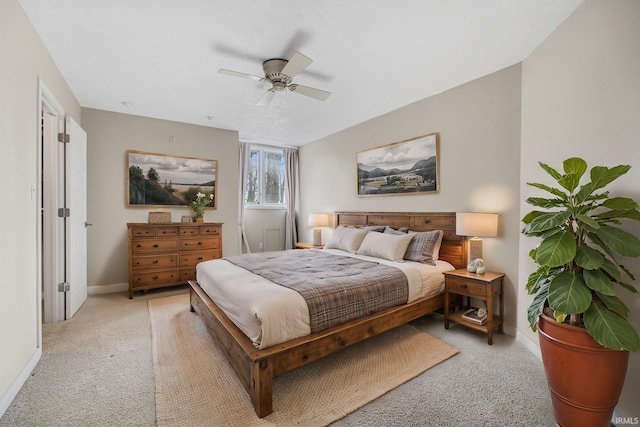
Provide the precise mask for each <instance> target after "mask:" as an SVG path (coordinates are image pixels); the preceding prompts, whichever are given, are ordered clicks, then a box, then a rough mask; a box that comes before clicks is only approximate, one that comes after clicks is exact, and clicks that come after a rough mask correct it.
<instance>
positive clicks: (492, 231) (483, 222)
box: [456, 212, 498, 260]
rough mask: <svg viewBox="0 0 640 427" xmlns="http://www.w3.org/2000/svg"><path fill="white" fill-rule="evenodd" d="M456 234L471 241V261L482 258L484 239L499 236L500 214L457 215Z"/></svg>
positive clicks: (460, 213) (475, 213)
mask: <svg viewBox="0 0 640 427" xmlns="http://www.w3.org/2000/svg"><path fill="white" fill-rule="evenodd" d="M456 234H457V235H458V236H472V238H471V239H469V259H471V260H474V259H478V258H482V239H479V237H496V236H497V235H498V214H495V213H480V212H468V213H467V212H458V213H456Z"/></svg>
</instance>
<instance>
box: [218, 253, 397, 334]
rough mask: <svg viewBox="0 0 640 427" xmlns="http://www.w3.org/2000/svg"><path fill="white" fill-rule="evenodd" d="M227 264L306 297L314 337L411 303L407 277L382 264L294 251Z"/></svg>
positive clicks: (238, 258)
mask: <svg viewBox="0 0 640 427" xmlns="http://www.w3.org/2000/svg"><path fill="white" fill-rule="evenodd" d="M224 259H226V260H227V261H229V262H231V263H233V264H235V265H237V266H239V267H242V268H244V269H246V270H248V271H250V272H252V273H254V274H257V275H260V276H262V277H264V278H266V279H268V280H270V281H272V282H274V283H277V284H278V285H281V286H286V287H287V288H290V289H293V290H295V291H297V292H298V293H299V294H300V295H302V297H303V298H304V299H305V301H306V302H307V306H308V307H309V317H310V321H311V332H312V333H314V332H317V331H321V330H323V329H327V328H330V327H332V326H335V325H339V324H341V323H345V322H348V321H349V320H353V319H357V318H359V317H364V316H367V315H369V314H372V313H375V312H377V311H380V310H384V309H386V308H390V307H394V306H396V305H400V304H405V303H406V302H407V299H408V294H409V287H408V282H407V276H406V275H405V274H404V273H403V272H402V271H401V270H400V269H397V268H395V267H390V266H386V265H383V264H379V263H377V262H370V261H363V260H360V259H357V258H351V257H343V256H338V255H332V254H327V253H325V252H322V251H315V250H295V249H294V250H289V251H284V252H266V253H261V254H245V255H240V256H234V257H225V258H224Z"/></svg>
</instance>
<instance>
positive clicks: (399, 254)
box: [358, 233, 413, 262]
mask: <svg viewBox="0 0 640 427" xmlns="http://www.w3.org/2000/svg"><path fill="white" fill-rule="evenodd" d="M411 239H413V234H402V235H395V234H389V233H386V234H385V233H369V234H367V236H366V237H365V238H364V240H363V241H362V245H360V249H358V255H369V256H374V257H377V258H382V259H388V260H390V261H395V262H402V260H403V257H404V253H405V252H406V251H407V247H409V243H410V242H411Z"/></svg>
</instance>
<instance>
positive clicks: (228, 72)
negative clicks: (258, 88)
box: [218, 68, 265, 81]
mask: <svg viewBox="0 0 640 427" xmlns="http://www.w3.org/2000/svg"><path fill="white" fill-rule="evenodd" d="M218 73H220V74H224V75H227V76H233V77H242V78H243V79H251V80H256V81H262V80H265V78H264V77H259V76H254V75H252V74H247V73H241V72H239V71H233V70H225V69H224V68H220V69H219V70H218Z"/></svg>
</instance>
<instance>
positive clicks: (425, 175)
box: [356, 132, 440, 197]
mask: <svg viewBox="0 0 640 427" xmlns="http://www.w3.org/2000/svg"><path fill="white" fill-rule="evenodd" d="M356 174H357V175H356V179H357V181H356V183H357V188H356V194H357V195H358V196H359V197H367V196H392V195H408V194H425V193H437V192H439V188H440V186H439V185H440V134H439V133H437V132H434V133H429V134H426V135H421V136H417V137H415V138H411V139H405V140H403V141H399V142H394V143H391V144H387V145H382V146H380V147H376V148H372V149H369V150H364V151H360V152H358V153H356Z"/></svg>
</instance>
